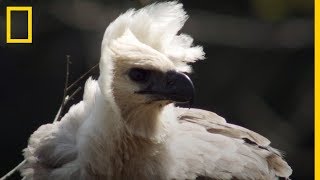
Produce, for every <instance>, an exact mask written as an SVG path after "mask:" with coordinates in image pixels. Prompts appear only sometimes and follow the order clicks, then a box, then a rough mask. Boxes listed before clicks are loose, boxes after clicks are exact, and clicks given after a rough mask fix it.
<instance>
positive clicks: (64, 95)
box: [56, 55, 70, 121]
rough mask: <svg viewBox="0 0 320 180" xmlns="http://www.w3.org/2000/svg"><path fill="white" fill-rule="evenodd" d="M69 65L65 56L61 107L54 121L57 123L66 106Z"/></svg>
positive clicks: (68, 57) (68, 59)
mask: <svg viewBox="0 0 320 180" xmlns="http://www.w3.org/2000/svg"><path fill="white" fill-rule="evenodd" d="M69 64H70V55H67V64H66V80H65V83H64V89H63V98H62V102H61V106H60V109H59V111H58V119H56V121H59V120H60V119H61V118H62V115H61V113H62V112H63V110H64V107H65V104H66V103H65V101H66V97H67V93H68V90H67V89H68V83H69Z"/></svg>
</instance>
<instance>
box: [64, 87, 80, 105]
mask: <svg viewBox="0 0 320 180" xmlns="http://www.w3.org/2000/svg"><path fill="white" fill-rule="evenodd" d="M81 89H82V87H78V88H77V89H76V90H75V91H74V92H73V93H72V94H71V95H70V96H69V98H68V100H67V101H69V100H70V99H73V97H74V96H75V95H76V94H78V92H79V91H80V90H81ZM66 103H67V102H66Z"/></svg>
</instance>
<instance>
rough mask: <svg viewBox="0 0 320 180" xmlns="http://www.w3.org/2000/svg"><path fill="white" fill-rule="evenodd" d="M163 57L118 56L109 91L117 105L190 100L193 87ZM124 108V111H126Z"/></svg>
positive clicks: (135, 105)
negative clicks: (128, 57) (141, 58)
mask: <svg viewBox="0 0 320 180" xmlns="http://www.w3.org/2000/svg"><path fill="white" fill-rule="evenodd" d="M165 61H166V60H159V59H156V60H153V59H149V60H148V59H146V60H134V59H130V60H128V59H118V60H117V61H116V63H115V69H114V80H113V93H114V96H115V100H116V102H117V104H118V105H119V106H120V107H123V108H129V109H133V108H135V107H141V106H150V107H155V106H156V107H163V106H164V105H167V104H169V103H172V102H191V101H192V100H193V96H194V87H193V83H192V81H191V80H190V78H189V77H188V76H187V75H185V74H184V73H181V72H178V71H176V70H175V68H174V66H173V65H172V64H171V63H170V62H169V61H168V62H165ZM129 109H127V110H129Z"/></svg>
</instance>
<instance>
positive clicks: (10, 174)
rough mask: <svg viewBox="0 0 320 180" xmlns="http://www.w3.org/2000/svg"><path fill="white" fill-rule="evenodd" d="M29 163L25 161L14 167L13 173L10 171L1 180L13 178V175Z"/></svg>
mask: <svg viewBox="0 0 320 180" xmlns="http://www.w3.org/2000/svg"><path fill="white" fill-rule="evenodd" d="M26 162H27V161H26V160H23V161H22V162H21V163H20V164H18V165H17V166H16V167H14V168H13V169H12V170H11V171H9V172H8V173H7V174H6V175H4V176H2V177H1V179H0V180H5V179H7V178H8V177H10V176H12V174H13V173H14V172H16V171H18V170H19V169H20V168H21V167H22V166H23V165H24V164H25V163H26Z"/></svg>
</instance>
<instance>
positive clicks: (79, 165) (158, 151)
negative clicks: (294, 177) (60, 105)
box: [21, 2, 292, 180]
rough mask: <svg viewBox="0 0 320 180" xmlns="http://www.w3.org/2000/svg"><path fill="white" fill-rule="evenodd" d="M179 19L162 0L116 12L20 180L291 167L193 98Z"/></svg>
mask: <svg viewBox="0 0 320 180" xmlns="http://www.w3.org/2000/svg"><path fill="white" fill-rule="evenodd" d="M186 19H187V15H186V13H185V11H184V10H183V8H182V5H181V4H178V3H177V2H165V3H158V4H152V5H149V6H147V7H144V8H142V9H140V10H129V11H127V12H126V13H124V14H122V15H120V16H119V17H118V18H117V19H116V20H115V21H114V22H112V23H111V24H110V25H109V27H108V28H107V29H106V32H105V34H104V37H103V42H102V48H101V59H100V77H99V79H98V80H97V81H95V80H92V79H88V81H87V83H86V86H85V91H84V96H83V101H81V102H80V103H78V104H76V105H74V106H72V107H71V108H70V110H69V112H68V113H67V114H66V115H65V116H64V117H63V118H62V120H61V121H60V122H55V123H53V124H46V125H43V126H41V127H40V128H39V129H38V130H37V131H35V132H34V133H33V135H32V136H31V137H30V140H29V144H28V147H27V148H26V149H25V150H24V156H25V159H26V160H27V163H26V165H25V166H24V167H23V169H21V172H22V175H23V176H25V177H26V179H40V180H43V179H54V180H56V179H80V180H81V179H83V180H87V179H139V180H140V179H196V178H197V177H203V178H208V179H278V178H280V177H282V178H285V179H286V178H289V176H290V174H291V172H292V170H291V168H290V166H288V164H287V163H286V162H285V161H284V160H283V159H282V157H281V154H280V153H279V152H278V151H277V150H275V149H273V148H272V147H270V146H269V144H270V141H269V140H268V139H266V138H264V137H262V136H261V135H259V134H257V133H255V132H253V131H250V130H248V129H245V128H243V127H239V126H237V125H233V124H228V123H227V122H226V121H225V120H224V119H223V118H222V117H220V116H218V115H216V114H214V113H212V112H208V111H204V110H200V109H184V108H177V107H175V106H174V105H173V103H174V102H186V101H191V100H192V98H193V84H192V82H191V80H190V79H189V78H188V76H186V75H185V74H184V72H189V71H190V70H191V68H190V67H189V65H188V63H192V62H194V61H196V60H198V59H203V58H204V53H203V51H202V47H200V46H193V45H192V41H193V40H192V38H191V37H190V36H188V35H185V34H179V35H177V33H178V31H179V30H180V29H181V28H182V26H183V24H184V22H185V21H186Z"/></svg>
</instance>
